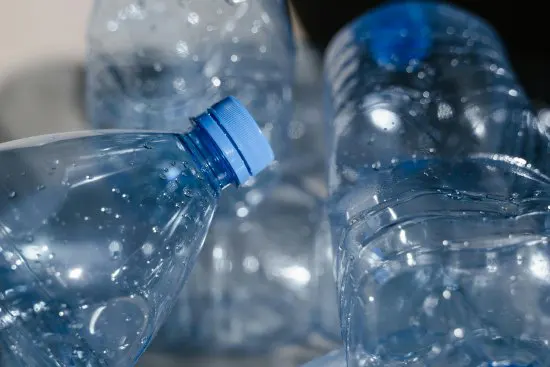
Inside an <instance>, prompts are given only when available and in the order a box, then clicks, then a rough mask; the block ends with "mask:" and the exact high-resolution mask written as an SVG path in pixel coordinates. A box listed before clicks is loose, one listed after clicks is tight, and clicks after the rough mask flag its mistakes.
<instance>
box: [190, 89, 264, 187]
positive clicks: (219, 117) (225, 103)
mask: <svg viewBox="0 0 550 367" xmlns="http://www.w3.org/2000/svg"><path fill="white" fill-rule="evenodd" d="M194 120H195V121H196V122H197V123H198V124H199V125H200V126H202V127H203V128H204V129H205V130H206V131H207V132H208V134H209V135H210V137H211V138H212V139H213V140H214V142H215V143H216V145H217V146H218V148H219V149H220V150H221V152H222V154H223V155H224V157H225V158H226V159H227V161H228V162H229V165H230V166H231V168H232V169H233V172H234V173H235V176H236V177H237V180H238V183H239V185H240V184H243V183H245V182H246V181H247V180H248V179H249V178H250V177H252V176H255V175H257V174H258V173H260V172H261V171H262V170H263V169H264V168H266V167H267V166H268V165H269V164H270V163H271V162H272V161H273V159H274V155H273V151H272V150H271V146H270V145H269V142H268V141H267V139H266V138H265V136H264V135H263V134H262V131H261V130H260V128H259V126H258V123H257V122H256V121H255V120H254V118H253V117H252V116H251V115H250V113H249V112H248V111H247V109H246V108H245V107H244V106H243V105H242V104H241V103H240V102H239V101H238V100H237V99H236V98H234V97H227V98H225V99H223V100H221V101H220V102H218V103H216V104H215V105H213V106H212V107H210V108H209V109H208V110H207V112H205V113H203V114H202V115H200V116H198V117H196V118H195V119H194Z"/></svg>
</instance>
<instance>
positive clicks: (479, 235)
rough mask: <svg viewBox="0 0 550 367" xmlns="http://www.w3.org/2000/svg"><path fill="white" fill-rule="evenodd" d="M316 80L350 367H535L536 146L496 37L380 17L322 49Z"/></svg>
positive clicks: (455, 24)
mask: <svg viewBox="0 0 550 367" xmlns="http://www.w3.org/2000/svg"><path fill="white" fill-rule="evenodd" d="M396 14H401V16H399V17H397V16H396ZM392 19H393V20H392ZM423 29H424V30H425V31H422V30H423ZM398 33H399V34H400V35H401V36H400V37H397V39H396V40H395V42H394V41H393V40H392V37H395V35H396V34H398ZM424 36H426V37H429V40H423V39H422V37H424ZM377 37H379V38H380V37H381V38H383V39H385V40H386V42H385V44H382V43H381V42H379V41H378V40H377ZM384 37H386V38H384ZM407 58H408V60H407ZM381 60H382V61H381ZM325 76H326V80H327V95H328V97H329V98H328V101H329V104H328V107H329V108H328V110H329V118H328V119H327V120H328V121H331V123H330V124H329V129H328V132H329V142H330V144H331V146H330V147H328V148H327V150H328V152H329V157H328V165H329V170H330V171H329V175H328V184H329V193H330V199H329V205H328V207H329V211H330V225H331V234H332V243H333V247H334V251H335V254H336V274H337V281H338V289H339V296H340V310H341V313H340V320H341V323H342V335H343V336H344V342H345V345H346V352H347V362H348V366H350V367H357V366H363V365H369V364H373V363H374V364H375V365H380V366H386V365H392V366H399V367H401V366H413V365H414V366H416V365H418V366H430V367H431V366H434V367H435V366H455V365H460V366H468V367H470V366H476V367H477V366H483V365H490V364H493V365H498V364H504V365H506V363H507V364H508V365H519V366H526V365H527V366H528V365H533V366H539V365H540V366H545V365H549V364H550V360H549V358H550V353H549V349H548V347H547V346H546V345H545V342H544V341H545V340H547V339H548V338H549V337H550V335H549V334H548V332H547V331H546V329H545V328H543V327H541V326H540V325H541V324H540V321H541V320H542V319H545V318H546V316H542V315H543V314H545V312H546V311H545V310H546V305H545V304H544V302H542V303H541V302H540V301H535V300H540V299H541V298H544V297H546V294H547V286H546V285H545V284H546V282H547V281H549V280H550V273H549V274H546V273H545V272H544V271H541V269H542V268H538V267H537V266H532V265H533V264H534V263H533V262H536V263H539V261H540V263H539V264H541V263H542V264H546V263H548V262H549V261H550V250H549V248H548V244H547V241H546V239H545V238H546V236H547V235H548V233H547V232H548V230H547V229H548V227H547V223H548V221H547V218H548V214H547V212H548V206H547V204H548V202H549V197H550V195H549V191H548V187H549V186H548V184H549V183H550V181H549V179H548V178H547V177H546V176H544V175H542V174H541V173H540V172H538V171H537V169H539V170H541V171H543V172H548V169H547V162H546V161H547V159H546V156H547V155H546V152H547V149H548V137H547V135H546V131H545V127H544V126H542V124H539V123H538V121H537V120H536V119H535V116H534V114H533V112H532V109H531V106H530V103H529V101H528V99H527V97H526V96H525V94H524V93H523V91H522V88H521V86H520V85H519V83H518V82H517V81H516V79H515V76H514V74H513V72H512V71H511V68H510V66H509V63H508V61H507V60H506V56H505V53H504V51H503V48H502V46H501V44H500V42H499V40H498V37H497V36H496V34H495V32H494V31H493V30H492V29H491V28H490V27H489V26H487V25H486V24H485V23H484V22H483V21H482V20H480V19H479V18H477V17H475V16H473V15H471V14H468V13H466V12H463V11H461V10H459V9H457V8H454V7H452V6H450V5H446V4H438V3H420V2H418V3H401V4H391V5H387V6H386V7H381V8H378V9H375V10H373V11H372V12H370V13H367V14H365V15H364V16H363V17H361V18H359V19H357V20H356V21H354V22H352V23H351V24H349V25H348V26H347V27H345V28H344V29H343V30H342V31H341V32H340V33H339V35H338V36H337V37H336V38H335V39H334V40H333V41H332V42H331V45H330V46H329V48H328V51H327V57H326V60H325ZM518 259H519V260H518ZM545 266H546V265H545ZM543 268H544V266H543ZM520 288H521V289H522V291H521V292H520V291H519V289H520ZM519 293H521V296H518V294H519ZM528 299H529V301H527V300H528ZM530 315H531V316H530ZM533 315H535V316H533ZM532 316H533V317H532ZM512 320H513V321H512Z"/></svg>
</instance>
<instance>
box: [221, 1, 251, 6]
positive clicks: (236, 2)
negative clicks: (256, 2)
mask: <svg viewBox="0 0 550 367" xmlns="http://www.w3.org/2000/svg"><path fill="white" fill-rule="evenodd" d="M246 1H247V0H225V2H226V3H228V4H229V5H239V4H244V3H246Z"/></svg>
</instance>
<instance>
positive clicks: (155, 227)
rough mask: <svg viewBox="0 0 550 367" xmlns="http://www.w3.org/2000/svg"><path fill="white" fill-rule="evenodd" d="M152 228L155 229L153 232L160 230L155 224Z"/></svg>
mask: <svg viewBox="0 0 550 367" xmlns="http://www.w3.org/2000/svg"><path fill="white" fill-rule="evenodd" d="M151 230H152V231H153V233H158V232H159V227H157V226H154V227H153V228H151Z"/></svg>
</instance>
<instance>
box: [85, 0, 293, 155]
mask: <svg viewBox="0 0 550 367" xmlns="http://www.w3.org/2000/svg"><path fill="white" fill-rule="evenodd" d="M292 65H293V43H292V34H291V29H290V22H289V18H288V9H287V7H286V1H284V0H147V1H145V0H141V1H136V0H96V1H95V2H94V8H93V11H92V15H91V17H90V21H89V26H88V59H87V64H86V69H87V93H88V96H87V113H88V118H89V121H91V122H92V124H93V125H94V126H95V127H96V128H112V127H114V128H121V127H123V128H137V129H153V130H176V131H180V130H181V120H182V117H185V116H195V115H197V114H198V113H200V112H202V111H203V110H204V109H205V108H207V107H209V106H210V105H212V103H214V102H215V101H217V100H219V99H221V98H223V97H226V96H229V95H233V96H235V97H237V98H238V99H239V100H241V101H242V102H243V103H244V104H245V105H246V106H247V108H249V110H250V111H251V113H252V114H253V115H254V116H255V117H256V118H257V120H258V122H259V123H260V125H261V127H262V129H263V130H264V133H265V134H266V135H268V136H269V135H270V134H275V135H276V134H280V133H282V130H277V129H278V128H277V126H281V125H282V124H284V123H285V122H286V121H288V118H289V112H290V111H291V105H290V103H291V85H292V76H293V74H292ZM276 151H277V153H278V150H277V148H276Z"/></svg>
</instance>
